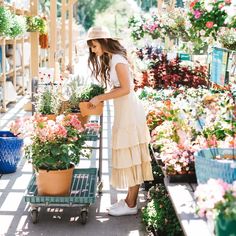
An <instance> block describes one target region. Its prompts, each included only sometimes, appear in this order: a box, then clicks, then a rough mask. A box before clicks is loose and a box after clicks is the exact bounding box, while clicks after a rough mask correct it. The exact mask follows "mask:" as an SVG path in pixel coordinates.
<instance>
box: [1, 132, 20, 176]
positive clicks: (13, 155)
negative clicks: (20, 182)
mask: <svg viewBox="0 0 236 236" xmlns="http://www.w3.org/2000/svg"><path fill="white" fill-rule="evenodd" d="M22 146H23V139H21V138H18V137H16V136H15V135H14V134H13V133H11V132H9V131H0V174H8V173H13V172H15V171H16V168H17V165H18V163H19V161H20V159H21V156H22V151H21V148H22Z"/></svg>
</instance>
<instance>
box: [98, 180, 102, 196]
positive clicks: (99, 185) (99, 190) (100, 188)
mask: <svg viewBox="0 0 236 236" xmlns="http://www.w3.org/2000/svg"><path fill="white" fill-rule="evenodd" d="M102 189H103V183H102V182H99V183H98V193H99V194H101V193H102Z"/></svg>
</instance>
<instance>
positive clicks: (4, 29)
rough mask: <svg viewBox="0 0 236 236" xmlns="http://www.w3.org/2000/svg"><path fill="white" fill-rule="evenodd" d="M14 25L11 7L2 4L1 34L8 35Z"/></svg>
mask: <svg viewBox="0 0 236 236" xmlns="http://www.w3.org/2000/svg"><path fill="white" fill-rule="evenodd" d="M11 27H12V14H11V12H10V10H9V9H7V8H5V7H2V6H0V35H1V36H7V35H9V33H10V28H11Z"/></svg>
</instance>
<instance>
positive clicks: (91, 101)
mask: <svg viewBox="0 0 236 236" xmlns="http://www.w3.org/2000/svg"><path fill="white" fill-rule="evenodd" d="M100 102H101V101H100V99H99V97H98V96H96V97H94V98H92V99H91V100H90V101H89V103H90V104H91V106H92V107H96V106H97V105H98V104H99V103H100Z"/></svg>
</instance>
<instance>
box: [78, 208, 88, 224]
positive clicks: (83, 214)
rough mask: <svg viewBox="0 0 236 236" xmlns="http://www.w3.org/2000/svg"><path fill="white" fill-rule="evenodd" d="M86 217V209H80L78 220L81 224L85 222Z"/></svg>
mask: <svg viewBox="0 0 236 236" xmlns="http://www.w3.org/2000/svg"><path fill="white" fill-rule="evenodd" d="M87 219H88V212H87V211H81V213H80V222H81V224H82V225H85V224H86V223H87Z"/></svg>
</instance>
